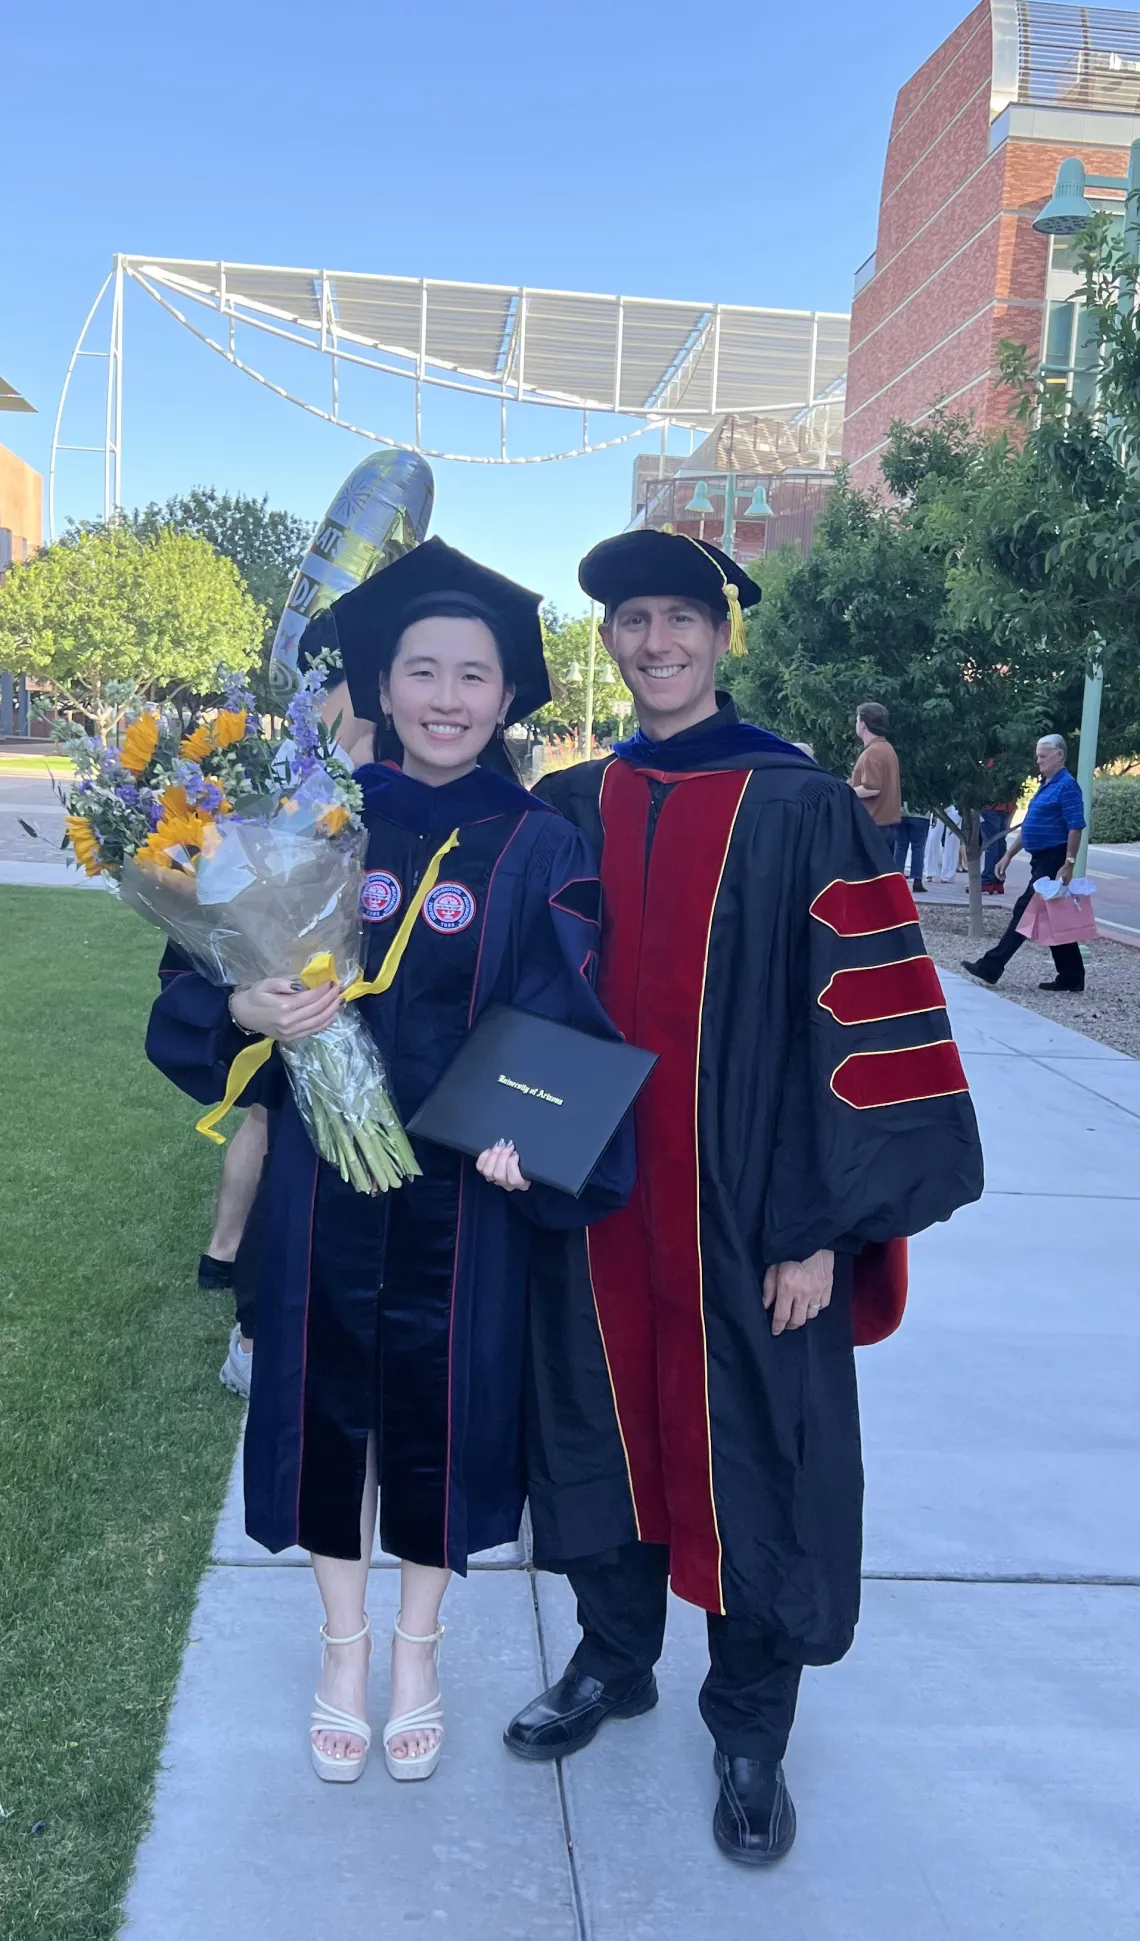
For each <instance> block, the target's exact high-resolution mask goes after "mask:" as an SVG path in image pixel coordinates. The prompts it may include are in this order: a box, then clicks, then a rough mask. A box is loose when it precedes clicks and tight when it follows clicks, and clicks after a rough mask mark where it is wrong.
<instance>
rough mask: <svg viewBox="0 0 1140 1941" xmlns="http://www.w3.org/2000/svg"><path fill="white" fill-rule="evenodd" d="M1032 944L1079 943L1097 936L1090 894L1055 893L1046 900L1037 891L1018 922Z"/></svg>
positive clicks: (1022, 933)
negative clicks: (1068, 894)
mask: <svg viewBox="0 0 1140 1941" xmlns="http://www.w3.org/2000/svg"><path fill="white" fill-rule="evenodd" d="M1017 928H1018V933H1019V935H1020V936H1022V937H1027V938H1028V939H1029V942H1030V943H1032V944H1044V945H1049V944H1077V943H1080V942H1081V941H1082V939H1083V938H1085V937H1095V936H1096V918H1095V917H1094V915H1093V907H1092V897H1091V896H1054V897H1051V898H1050V899H1049V901H1048V902H1046V900H1045V898H1044V897H1043V896H1038V895H1037V893H1036V891H1035V892H1034V895H1033V900H1032V902H1031V903H1030V905H1029V908H1028V909H1027V910H1026V912H1025V915H1024V916H1023V917H1022V919H1021V922H1020V923H1019V924H1018V926H1017Z"/></svg>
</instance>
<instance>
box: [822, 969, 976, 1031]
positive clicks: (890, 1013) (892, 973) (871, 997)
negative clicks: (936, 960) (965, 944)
mask: <svg viewBox="0 0 1140 1941" xmlns="http://www.w3.org/2000/svg"><path fill="white" fill-rule="evenodd" d="M819 1002H820V1004H821V1005H822V1006H823V1008H824V1010H825V1011H830V1012H831V1015H832V1017H833V1018H834V1019H835V1022H836V1024H846V1025H853V1024H882V1023H884V1022H885V1021H886V1020H887V1019H888V1018H912V1017H915V1016H917V1015H918V1014H919V1013H920V1012H922V1011H940V1010H942V1008H943V1006H944V1005H945V1003H946V999H945V997H944V996H943V994H942V986H941V984H940V983H939V981H938V972H937V971H936V970H935V968H934V965H933V964H932V963H931V961H930V958H929V957H927V956H921V957H904V958H902V959H901V960H900V961H899V962H898V963H895V964H869V965H866V966H863V967H860V968H855V969H852V970H837V971H835V972H834V974H833V975H832V977H831V979H830V981H829V982H828V985H827V988H826V990H823V991H821V992H820V994H819Z"/></svg>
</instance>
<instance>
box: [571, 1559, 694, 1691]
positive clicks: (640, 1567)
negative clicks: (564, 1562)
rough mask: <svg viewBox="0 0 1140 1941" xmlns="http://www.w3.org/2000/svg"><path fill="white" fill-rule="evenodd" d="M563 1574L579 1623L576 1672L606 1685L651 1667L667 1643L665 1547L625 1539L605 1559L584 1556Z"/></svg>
mask: <svg viewBox="0 0 1140 1941" xmlns="http://www.w3.org/2000/svg"><path fill="white" fill-rule="evenodd" d="M566 1575H567V1577H568V1579H569V1582H570V1588H571V1590H572V1591H573V1592H574V1595H575V1597H576V1598H577V1599H578V1622H579V1624H580V1625H581V1627H582V1642H581V1644H580V1645H579V1646H578V1649H577V1650H576V1651H575V1653H574V1663H575V1664H576V1665H577V1667H578V1670H579V1671H581V1672H584V1673H585V1674H586V1676H587V1677H588V1678H600V1679H601V1680H602V1683H603V1684H606V1685H613V1684H617V1683H619V1682H620V1681H621V1680H623V1679H628V1678H635V1677H638V1676H644V1674H645V1673H646V1672H648V1671H652V1669H653V1667H654V1665H655V1664H656V1663H657V1660H658V1658H660V1656H661V1647H662V1645H663V1643H664V1641H665V1613H666V1609H667V1606H668V1598H669V1551H668V1548H667V1547H666V1545H665V1544H663V1543H627V1544H625V1545H624V1546H623V1547H622V1549H620V1550H613V1551H609V1552H607V1554H606V1556H605V1557H603V1558H592V1557H587V1558H585V1559H584V1560H583V1561H582V1562H581V1563H576V1564H575V1565H574V1566H573V1568H572V1569H570V1570H568V1571H567V1572H566Z"/></svg>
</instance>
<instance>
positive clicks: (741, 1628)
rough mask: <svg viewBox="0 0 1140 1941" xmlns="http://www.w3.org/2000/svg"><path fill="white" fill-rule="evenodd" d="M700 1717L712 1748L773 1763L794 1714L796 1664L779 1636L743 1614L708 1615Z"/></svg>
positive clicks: (797, 1681) (785, 1742)
mask: <svg viewBox="0 0 1140 1941" xmlns="http://www.w3.org/2000/svg"><path fill="white" fill-rule="evenodd" d="M708 1626H709V1675H708V1677H707V1678H706V1679H705V1682H704V1684H703V1685H702V1686H701V1700H700V1704H701V1717H702V1718H703V1720H704V1722H705V1724H706V1725H707V1726H708V1729H709V1731H710V1732H711V1733H712V1736H713V1738H714V1740H715V1741H716V1746H717V1750H718V1752H724V1753H727V1755H728V1757H729V1758H730V1759H762V1760H764V1761H765V1762H766V1763H769V1762H770V1763H771V1764H772V1765H776V1764H778V1762H779V1761H780V1760H781V1759H782V1758H783V1756H784V1753H785V1752H786V1751H787V1746H788V1734H789V1733H790V1732H791V1729H792V1721H793V1720H794V1718H795V1716H796V1697H797V1695H798V1693H799V1688H800V1674H801V1672H802V1669H803V1667H802V1665H801V1664H800V1662H799V1660H798V1659H797V1658H795V1657H793V1656H791V1655H790V1654H789V1648H788V1646H787V1645H786V1644H785V1643H784V1641H783V1640H782V1639H780V1638H778V1637H775V1636H774V1635H773V1634H772V1633H771V1632H766V1631H762V1630H760V1629H759V1628H758V1626H756V1625H754V1624H749V1623H747V1622H746V1621H745V1620H744V1619H743V1618H726V1617H716V1616H714V1615H712V1614H710V1616H709V1621H708Z"/></svg>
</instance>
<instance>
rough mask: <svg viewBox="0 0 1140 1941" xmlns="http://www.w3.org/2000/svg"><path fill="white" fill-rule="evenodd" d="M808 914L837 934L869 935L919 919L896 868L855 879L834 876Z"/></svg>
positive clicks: (814, 901)
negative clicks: (878, 874)
mask: <svg viewBox="0 0 1140 1941" xmlns="http://www.w3.org/2000/svg"><path fill="white" fill-rule="evenodd" d="M811 914H812V916H813V917H816V918H818V920H819V922H820V923H825V924H826V925H827V927H828V929H829V930H834V932H835V934H836V936H837V937H871V936H874V935H875V933H876V932H877V931H881V930H899V929H901V928H902V926H903V925H904V924H907V923H917V922H918V912H917V911H916V909H915V907H914V898H913V896H912V895H911V893H910V889H909V886H908V884H907V880H906V878H905V876H900V875H899V873H898V871H897V870H891V871H890V872H889V873H888V874H886V875H884V876H868V877H864V878H862V879H861V880H859V881H856V882H847V881H845V880H844V879H843V878H842V877H837V878H836V879H835V880H834V881H833V882H831V883H829V884H828V885H827V888H826V889H823V890H821V891H820V892H819V895H818V896H817V897H815V898H814V900H813V901H812V904H811Z"/></svg>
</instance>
